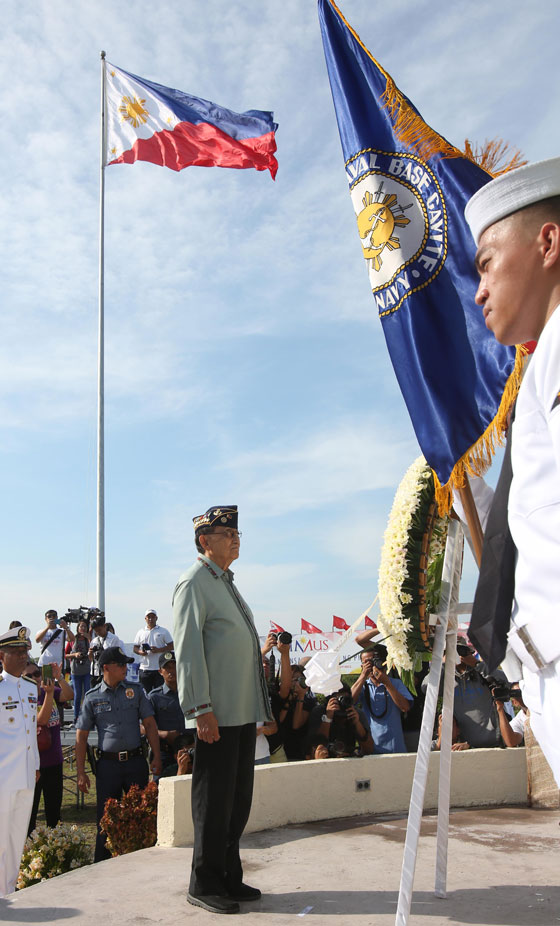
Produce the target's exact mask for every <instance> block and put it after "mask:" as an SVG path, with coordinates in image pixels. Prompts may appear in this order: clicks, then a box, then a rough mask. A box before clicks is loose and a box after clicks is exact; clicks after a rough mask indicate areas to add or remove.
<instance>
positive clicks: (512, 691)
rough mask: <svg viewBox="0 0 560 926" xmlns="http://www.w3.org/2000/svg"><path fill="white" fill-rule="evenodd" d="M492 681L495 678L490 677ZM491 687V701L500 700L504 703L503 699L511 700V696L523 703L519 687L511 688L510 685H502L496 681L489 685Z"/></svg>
mask: <svg viewBox="0 0 560 926" xmlns="http://www.w3.org/2000/svg"><path fill="white" fill-rule="evenodd" d="M492 681H495V680H494V679H492ZM491 688H492V700H493V701H501V702H502V703H504V702H505V701H509V700H511V698H515V700H516V701H519V703H520V704H523V695H522V694H521V691H520V690H519V688H512V687H511V685H504V684H499V683H496V685H495V686H491Z"/></svg>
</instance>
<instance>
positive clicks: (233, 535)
mask: <svg viewBox="0 0 560 926" xmlns="http://www.w3.org/2000/svg"><path fill="white" fill-rule="evenodd" d="M210 534H215V535H216V537H228V538H229V539H230V540H233V539H234V538H236V539H240V538H241V536H242V533H241V531H235V530H234V529H233V527H228V528H227V529H226V530H223V531H208V532H207V534H206V537H208V536H210Z"/></svg>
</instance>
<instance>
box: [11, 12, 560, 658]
mask: <svg viewBox="0 0 560 926" xmlns="http://www.w3.org/2000/svg"><path fill="white" fill-rule="evenodd" d="M340 5H341V9H342V12H343V13H344V15H345V16H346V17H347V19H348V20H349V21H350V23H351V24H352V25H353V26H354V28H355V29H356V30H357V31H358V33H359V34H360V36H361V38H362V40H363V41H364V42H365V44H366V45H367V46H368V47H369V48H370V50H371V51H372V53H373V54H374V55H375V56H376V57H377V58H378V60H379V61H380V62H381V64H382V65H383V66H384V67H385V69H386V70H388V71H389V73H391V75H392V77H393V78H394V79H395V81H396V82H397V84H398V85H399V86H400V88H401V89H402V90H403V91H404V92H405V93H406V94H407V95H408V96H410V97H411V99H412V100H413V102H414V103H415V105H416V106H417V107H418V109H419V110H420V111H421V113H422V114H423V116H424V118H425V119H426V120H427V121H428V122H429V123H430V124H431V125H432V126H433V127H434V128H436V129H437V130H438V131H439V132H441V133H442V134H444V135H445V136H446V137H447V138H448V139H449V140H450V141H452V142H453V143H455V144H457V145H459V146H461V145H462V143H463V140H464V138H465V137H468V138H469V139H471V140H472V141H475V142H483V141H484V140H485V139H487V138H493V137H495V136H501V137H503V138H505V139H507V140H508V141H510V142H511V143H512V144H514V145H516V146H518V147H519V148H521V149H522V150H523V152H524V153H525V155H526V156H527V157H528V158H529V159H530V160H538V159H541V158H545V157H551V156H553V155H555V154H558V152H559V140H560V139H559V136H560V127H559V126H560V120H559V118H558V102H557V100H558V97H559V93H558V91H559V89H560V87H559V84H560V59H559V56H558V53H557V36H558V6H557V4H556V3H555V2H552V0H551V2H547V0H544V2H540V3H539V4H534V5H532V6H531V8H530V10H529V8H528V7H527V5H526V4H521V3H519V2H513V3H512V2H508V3H505V2H502V0H498V2H493V3H492V4H488V3H483V2H478V0H470V2H468V3H467V2H461V3H455V4H448V3H444V2H440V3H433V2H430V3H427V2H418V3H417V2H415V3H412V0H406V2H405V0H395V2H393V3H391V4H383V5H382V4H374V3H372V2H371V0H341V3H340ZM2 11H3V28H2V35H1V37H0V52H1V53H0V62H1V64H0V67H1V68H2V78H3V79H2V86H3V87H4V91H3V96H4V99H3V117H2V118H3V128H4V131H3V144H2V152H1V154H0V159H1V163H2V168H3V171H2V173H3V177H4V190H3V196H2V200H3V208H2V215H3V221H2V225H1V235H2V248H1V252H2V258H3V259H2V264H1V266H0V277H1V279H0V292H1V294H2V295H1V300H0V305H1V308H0V311H1V317H2V337H1V339H0V358H1V362H0V378H1V393H0V426H1V442H0V466H1V479H2V487H3V493H2V495H3V503H2V509H3V519H2V521H3V528H4V529H3V531H2V535H1V538H0V544H1V549H0V562H1V563H2V580H1V596H2V599H1V600H2V606H3V614H4V620H5V626H7V624H8V621H9V620H11V619H13V618H18V619H20V620H22V621H23V622H24V623H26V624H28V625H29V626H30V627H31V628H32V629H33V630H36V629H38V628H39V627H40V626H41V625H42V615H43V613H44V611H45V610H46V608H47V607H55V608H57V609H58V610H59V612H63V611H64V610H65V609H66V608H67V607H68V606H71V607H76V606H77V605H80V604H95V426H96V330H97V329H96V326H97V259H98V258H97V234H98V189H99V52H100V50H101V49H105V50H106V52H107V57H108V59H109V60H110V61H111V62H113V63H115V64H117V65H118V66H119V67H122V68H124V69H125V70H128V71H131V72H133V73H136V74H139V75H141V76H143V77H145V78H148V79H149V80H154V81H156V82H158V83H161V84H164V85H166V86H169V87H176V88H179V89H181V90H184V91H187V92H189V93H193V94H195V95H198V96H201V97H204V98H206V99H210V100H214V101H215V102H218V103H220V104H222V105H224V106H227V107H229V108H231V109H234V110H237V111H242V110H245V109H265V110H273V111H274V114H275V119H276V121H277V122H278V123H279V130H278V133H277V142H278V161H279V165H280V166H279V171H278V176H277V180H276V182H274V183H273V182H272V181H271V179H270V177H269V175H268V174H264V173H258V172H256V171H249V170H247V171H233V170H221V169H218V168H213V169H206V168H188V169H186V170H184V171H182V172H181V173H179V174H176V173H174V172H173V171H170V170H166V169H163V168H158V167H155V166H153V165H150V164H142V163H137V164H135V165H130V166H128V165H118V166H114V167H110V168H108V169H107V171H106V296H105V299H106V518H107V528H106V530H107V533H106V543H107V554H106V568H107V614H108V617H109V618H110V619H111V620H112V621H113V622H114V624H115V628H116V630H117V632H118V633H119V635H120V636H122V637H123V638H124V639H125V640H131V639H132V638H133V636H134V633H135V631H136V630H137V629H138V627H139V626H140V625H141V624H142V623H143V614H144V611H145V610H146V608H147V607H155V608H156V609H157V610H158V612H159V614H160V618H161V623H162V624H164V625H167V626H171V606H170V602H171V594H172V590H173V587H174V584H175V581H176V579H177V577H178V575H179V574H180V572H181V571H182V570H183V569H184V568H185V567H186V566H187V565H189V564H190V562H191V561H192V559H193V553H194V547H193V544H192V528H191V519H192V516H193V515H196V514H200V513H201V512H203V511H205V510H206V508H208V507H209V506H210V505H215V504H233V503H236V504H238V505H239V508H240V528H241V529H242V531H243V541H242V554H241V558H240V560H239V561H238V564H237V566H236V575H237V578H238V581H239V585H240V588H241V590H242V592H243V594H244V595H245V597H246V598H247V599H248V601H249V602H250V603H251V605H252V607H253V609H254V612H255V616H256V619H257V626H258V627H259V629H260V630H261V632H265V631H266V630H267V629H268V619H269V618H271V619H272V620H275V621H277V622H278V623H280V624H282V625H284V626H286V627H287V628H288V629H291V630H292V631H297V630H299V622H300V618H302V617H305V618H306V619H307V620H310V621H312V622H313V623H315V624H317V625H318V626H319V627H321V628H322V629H324V630H329V629H330V625H331V618H332V614H333V613H334V614H339V615H341V616H343V617H345V618H346V619H347V620H348V621H349V622H350V621H351V620H352V619H354V618H355V617H356V616H358V615H359V614H360V613H361V612H362V611H363V610H364V609H365V608H366V607H367V605H368V604H369V603H370V602H371V600H372V599H373V597H374V595H375V592H376V584H377V570H378V564H379V554H380V548H381V543H382V536H383V531H384V528H385V524H386V520H387V516H388V513H389V510H390V507H391V503H392V498H393V495H394V492H395V489H396V487H397V485H398V482H399V481H400V479H401V477H402V475H403V473H404V471H405V470H406V468H407V466H408V465H409V463H410V462H412V460H413V459H414V458H415V457H416V456H417V454H418V446H417V443H416V440H415V437H414V434H413V431H412V428H411V426H410V423H409V421H408V417H407V414H406V410H405V408H404V404H403V401H402V399H401V397H400V394H399V391H398V388H397V385H396V380H395V377H394V374H393V371H392V369H391V367H390V364H389V360H388V356H387V352H386V348H385V343H384V339H383V336H382V331H381V326H380V324H379V321H378V319H377V317H376V312H375V307H374V303H373V299H372V297H371V293H370V291H369V286H368V280H367V273H366V271H365V268H364V266H363V259H362V256H361V248H360V245H359V239H358V236H357V235H356V228H355V219H354V213H353V209H352V205H351V201H350V197H349V195H348V190H347V184H346V180H345V173H344V167H343V161H342V156H341V150H340V142H339V139H338V134H337V128H336V122H335V118H334V111H333V106H332V101H331V97H330V89H329V85H328V80H327V75H326V69H325V63H324V57H323V51H322V46H321V37H320V32H319V26H318V20H317V11H316V4H315V2H314V0H306V2H304V0H269V2H260V3H257V2H256V0H245V2H243V0H241V2H237V3H235V4H231V3H229V2H225V0H206V2H205V3H201V2H200V0H182V2H171V0H167V2H165V0H164V2H160V3H159V4H153V3H148V2H145V0H138V2H136V3H135V4H134V5H133V6H131V5H130V4H128V3H126V4H125V3H124V2H122V0H110V2H109V0H97V2H96V3H95V4H91V3H85V2H84V0H76V2H74V3H72V4H69V3H68V2H62V0H37V2H35V3H33V4H30V3H23V4H22V3H21V2H19V0H18V2H15V0H5V2H4V4H3V7H2ZM474 575H475V569H474V566H473V564H472V561H471V560H470V558H469V557H467V561H466V566H465V578H464V584H463V592H462V597H463V598H464V599H465V600H468V599H469V598H470V596H471V595H472V588H473V582H474Z"/></svg>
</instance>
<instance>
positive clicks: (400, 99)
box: [372, 59, 464, 161]
mask: <svg viewBox="0 0 560 926" xmlns="http://www.w3.org/2000/svg"><path fill="white" fill-rule="evenodd" d="M372 60H373V61H375V59H372ZM375 64H376V65H377V66H378V67H380V66H379V64H378V62H377V61H375ZM386 79H387V83H386V85H385V91H384V93H383V95H382V97H381V102H382V104H383V106H384V108H385V109H386V110H387V111H388V113H389V115H390V116H391V119H392V120H393V130H394V133H395V136H396V137H397V138H398V140H399V141H400V142H402V144H403V145H406V147H407V148H411V149H412V150H413V151H414V152H415V153H416V154H417V155H418V157H419V158H420V159H421V160H423V161H427V160H428V159H429V158H431V157H433V156H434V154H439V155H441V156H442V157H444V158H462V157H464V155H463V152H462V151H459V149H458V148H456V147H455V145H451V144H449V142H448V141H447V140H446V139H445V138H444V137H443V136H442V135H439V134H438V132H436V131H434V129H432V128H430V126H429V125H427V124H426V123H425V122H424V120H423V119H422V116H420V115H419V114H418V113H417V112H415V111H414V110H413V109H411V108H410V106H409V104H408V102H407V100H406V99H405V97H404V96H403V94H402V93H401V91H400V90H399V88H398V87H397V85H396V83H395V81H394V80H393V78H392V77H390V76H389V75H388V74H387V75H386Z"/></svg>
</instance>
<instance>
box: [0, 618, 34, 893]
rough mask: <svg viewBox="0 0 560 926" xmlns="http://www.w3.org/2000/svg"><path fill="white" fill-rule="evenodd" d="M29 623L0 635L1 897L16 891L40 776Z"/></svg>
mask: <svg viewBox="0 0 560 926" xmlns="http://www.w3.org/2000/svg"><path fill="white" fill-rule="evenodd" d="M30 649H31V641H30V639H29V637H28V630H27V627H14V628H13V629H12V630H8V631H7V632H6V633H3V634H2V635H0V659H1V660H2V666H3V668H2V673H1V674H0V897H4V896H5V895H6V894H11V893H12V892H13V891H14V890H15V886H16V881H17V876H18V873H19V866H20V862H21V854H22V852H23V845H24V843H25V839H26V836H27V827H28V825H29V818H30V816H31V808H32V806H33V794H34V793H35V782H36V781H37V778H38V777H39V750H38V748H37V686H36V684H35V682H32V681H30V680H28V679H25V678H22V675H23V672H24V671H25V667H26V665H27V661H28V652H29V650H30Z"/></svg>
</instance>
